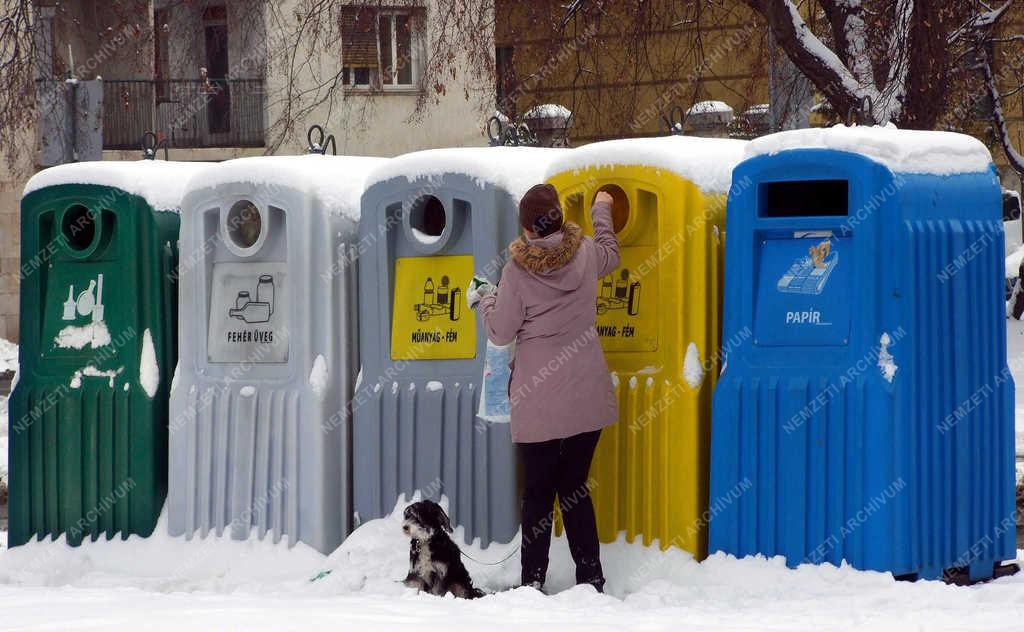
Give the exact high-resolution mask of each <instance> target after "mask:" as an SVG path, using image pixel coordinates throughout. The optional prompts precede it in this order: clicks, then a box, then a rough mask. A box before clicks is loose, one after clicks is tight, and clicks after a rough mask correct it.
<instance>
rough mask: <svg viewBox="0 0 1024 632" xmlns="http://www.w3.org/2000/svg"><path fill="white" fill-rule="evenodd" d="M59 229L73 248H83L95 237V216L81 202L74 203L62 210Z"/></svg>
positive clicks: (90, 243)
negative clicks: (62, 215) (62, 216)
mask: <svg viewBox="0 0 1024 632" xmlns="http://www.w3.org/2000/svg"><path fill="white" fill-rule="evenodd" d="M60 231H61V233H62V234H63V235H64V240H65V241H66V242H67V244H68V246H70V247H71V248H72V249H73V250H85V249H86V248H88V247H89V246H90V245H92V241H93V239H95V238H96V216H95V215H94V214H93V212H92V211H90V210H89V209H87V208H85V207H84V206H82V205H81V204H76V205H74V206H72V207H71V208H69V209H68V210H66V211H65V212H64V219H63V220H61V227H60Z"/></svg>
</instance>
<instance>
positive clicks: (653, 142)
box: [547, 135, 747, 193]
mask: <svg viewBox="0 0 1024 632" xmlns="http://www.w3.org/2000/svg"><path fill="white" fill-rule="evenodd" d="M746 146H747V141H745V140H734V139H730V138H703V137H698V136H675V135H673V136H660V137H657V138H625V139H621V140H606V141H602V142H599V143H590V144H589V145H583V146H581V147H577V148H576V149H572V150H570V151H569V152H568V153H565V154H562V155H561V156H559V157H558V158H557V159H556V160H553V161H552V162H551V165H550V166H549V167H548V171H547V175H548V176H549V177H550V176H553V175H556V174H559V173H564V172H566V171H581V170H583V169H587V168H592V167H605V166H611V165H623V166H627V165H634V166H638V167H654V168H655V169H664V170H665V171H670V172H672V173H675V174H677V175H679V176H680V177H682V178H685V179H687V180H689V181H691V182H693V183H694V184H696V185H697V186H698V187H699V188H700V189H701V190H702V191H706V192H709V193H725V192H726V191H728V190H729V186H730V184H731V183H732V169H733V167H735V166H736V165H737V164H738V163H739V162H740V161H741V160H743V149H744V147H746Z"/></svg>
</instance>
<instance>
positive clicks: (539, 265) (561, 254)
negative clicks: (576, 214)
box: [508, 222, 583, 274]
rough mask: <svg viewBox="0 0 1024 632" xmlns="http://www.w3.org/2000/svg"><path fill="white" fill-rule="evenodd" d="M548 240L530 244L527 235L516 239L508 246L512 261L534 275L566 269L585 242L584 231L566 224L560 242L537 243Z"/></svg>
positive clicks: (576, 225)
mask: <svg viewBox="0 0 1024 632" xmlns="http://www.w3.org/2000/svg"><path fill="white" fill-rule="evenodd" d="M547 239H550V237H541V238H540V239H536V240H534V241H533V243H530V242H529V241H527V239H526V235H520V236H519V237H516V239H515V240H513V242H512V243H511V244H509V246H508V249H509V252H510V253H511V254H512V259H514V260H515V262H516V263H518V264H519V265H521V266H523V268H524V269H525V270H526V271H527V272H532V273H534V274H547V273H550V272H553V271H555V270H558V269H559V268H564V267H565V266H566V265H567V264H568V263H569V262H570V261H572V258H573V257H575V256H576V251H577V250H579V249H580V244H581V243H582V242H583V229H582V228H580V227H579V224H574V223H573V222H566V223H565V225H564V226H563V227H562V238H561V239H560V240H559V241H558V242H556V243H554V244H551V245H544V244H542V243H537V242H544V241H545V240H547Z"/></svg>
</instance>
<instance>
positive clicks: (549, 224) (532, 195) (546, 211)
mask: <svg viewBox="0 0 1024 632" xmlns="http://www.w3.org/2000/svg"><path fill="white" fill-rule="evenodd" d="M562 221H563V220H562V206H561V205H560V204H559V203H558V191H556V190H555V187H553V186H551V185H550V184H537V185H534V186H533V187H531V188H530V190H529V191H527V192H526V194H525V195H524V196H523V199H522V200H520V201H519V225H520V226H522V227H523V228H524V229H527V230H532V231H533V232H535V233H537V234H538V235H540V236H541V237H547V236H548V235H550V234H552V233H554V232H556V231H558V230H561V228H562Z"/></svg>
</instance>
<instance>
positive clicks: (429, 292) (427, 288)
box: [423, 277, 434, 305]
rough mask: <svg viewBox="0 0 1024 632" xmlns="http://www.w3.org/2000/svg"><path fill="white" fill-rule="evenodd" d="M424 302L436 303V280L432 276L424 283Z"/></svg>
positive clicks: (428, 303) (426, 303)
mask: <svg viewBox="0 0 1024 632" xmlns="http://www.w3.org/2000/svg"><path fill="white" fill-rule="evenodd" d="M423 304H424V305H433V304H434V280H433V279H432V278H430V277H427V282H426V283H424V284H423Z"/></svg>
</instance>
